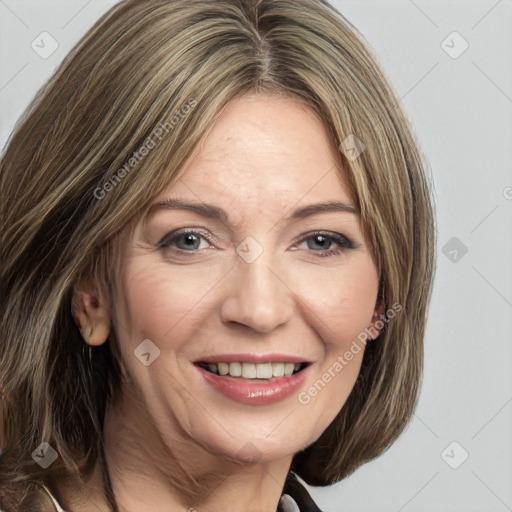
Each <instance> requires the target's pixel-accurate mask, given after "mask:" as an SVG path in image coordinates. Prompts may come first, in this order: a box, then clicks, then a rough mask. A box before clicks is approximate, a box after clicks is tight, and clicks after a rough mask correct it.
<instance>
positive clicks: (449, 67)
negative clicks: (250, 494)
mask: <svg viewBox="0 0 512 512" xmlns="http://www.w3.org/2000/svg"><path fill="white" fill-rule="evenodd" d="M115 3H116V2H115V0H91V1H87V0H59V1H57V0H53V1H46V0H32V1H27V0H0V28H1V36H0V38H1V50H0V64H1V67H0V69H1V74H0V112H1V124H0V145H1V146H2V147H3V145H4V144H5V142H6V140H7V137H8V136H9V133H10V132H11V130H12V128H13V126H14V124H15V122H16V119H17V118H18V117H19V115H20V114H21V113H22V112H23V110H24V108H25V107H26V106H27V104H28V102H29V101H30V99H31V98H32V97H33V95H34V94H35V92H36V91H37V89H38V88H39V87H40V86H41V85H42V84H43V82H44V81H45V80H46V79H47V78H48V77H49V76H50V75H51V73H52V72H53V70H54V69H55V67H56V66H57V64H58V63H59V62H60V61H61V60H62V59H63V58H64V56H65V54H66V53H67V52H68V51H69V50H70V49H71V47H72V46H73V45H74V44H75V43H76V42H77V41H78V40H79V38H80V37H81V36H82V35H83V34H84V33H85V32H86V30H87V29H88V28H90V26H92V24H93V23H94V22H95V21H96V20H97V19H98V18H99V16H100V15H101V14H102V13H104V12H105V11H106V10H108V9H109V7H110V6H112V5H113V4H115ZM332 3H333V4H334V5H335V6H336V7H337V8H338V9H339V10H340V11H341V12H342V13H343V14H344V15H345V16H346V17H347V18H348V19H349V20H350V21H351V22H352V23H353V24H354V25H355V26H356V27H357V28H358V29H359V30H360V32H361V33H362V34H363V35H364V37H365V38H366V39H367V40H368V42H369V43H370V45H371V46H372V47H373V48H374V51H375V53H376V55H377V58H378V60H379V61H380V63H381V65H382V66H383V68H384V70H385V72H386V73H387V75H388V76H389V79H390V80H391V82H392V84H393V85H394V88H395V90H396V92H397V94H398V97H399V98H400V100H401V104H402V106H403V107H404V109H405V111H406V113H407V115H408V117H409V118H410V120H411V123H412V125H413V128H414V130H415V132H416V134H417V136H418V138H419V140H420V143H421V146H422V149H423V152H424V154H425V155H426V158H427V159H428V161H429V163H430V167H431V170H432V175H433V179H434V184H435V201H436V204H437V215H438V250H437V254H438V263H437V276H436V280H435V286H434V294H433V297H432V303H431V309H430V318H429V323H428V328H427V337H426V360H425V377H424V382H423V388H422V394H421V399H420V402H419V406H418V409H417V412H416V415H415V417H414V420H413V421H412V422H411V424H410V425H409V427H408V428H407V430H406V431H405V433H404V434H403V435H402V436H401V437H400V439H399V440H398V441H397V442H396V443H395V444H394V445H393V446H392V447H391V448H390V449H389V451H388V452H386V453H385V454H384V455H383V456H382V457H380V458H379V459H377V460H375V461H373V462H371V463H369V464H367V465H365V466H364V467H362V468H361V469H359V470H358V471H357V472H356V473H355V474H354V475H352V476H351V477H349V478H347V479H346V480H344V481H342V482H340V483H338V484H336V485H334V486H331V487H330V488H310V491H311V493H312V495H313V497H314V498H315V500H316V501H317V503H318V504H319V506H320V507H321V508H322V509H323V510H324V511H325V512H334V511H336V512H337V511H351V512H356V511H357V512H359V511H360V512H362V511H365V512H371V511H375V512H401V511H404V512H408V511H409V512H413V511H415V512H421V511H429V512H434V511H435V512H442V511H450V512H458V511H460V512H462V511H464V512H469V511H480V512H502V511H507V510H509V511H512V485H511V482H512V435H511V434H512V428H511V427H512V372H511V371H510V368H511V362H512V347H511V343H510V341H511V338H512V337H511V328H512V322H511V320H512V271H511V266H512V258H511V256H512V237H511V236H510V235H511V229H510V228H511V226H512V222H511V221H512V173H511V163H512V144H511V141H512V116H511V113H512V66H511V63H512V60H511V56H512V51H511V50H512V31H511V30H510V29H511V27H512V23H511V22H512V0H499V1H496V0H480V1H464V2H463V1H453V0H451V1H431V0H416V1H412V0H394V1H389V0H388V1H383V0H378V1H377V0H371V1H370V0H357V1H356V0H350V1H349V0H335V1H333V2H332ZM43 31H46V32H48V33H49V34H51V36H52V37H53V38H54V39H55V40H56V41H57V43H58V48H57V49H56V51H55V52H54V53H53V54H52V55H50V56H49V57H48V58H42V57H41V56H40V55H38V54H37V53H36V52H35V51H34V50H33V49H32V48H31V43H32V41H34V40H35V41H36V43H37V42H38V41H40V38H39V39H38V37H39V34H41V32H43ZM454 31H456V32H458V33H459V34H460V36H458V35H456V34H455V35H454V34H453V32H454ZM45 37H46V36H45ZM443 41H445V42H444V43H443ZM464 41H466V42H467V44H468V45H469V46H468V48H467V49H466V50H465V51H464V52H463V53H461V51H462V50H463V49H464V47H465V44H466V43H465V42H464ZM39 45H40V46H43V43H41V42H39ZM44 47H45V48H46V50H48V49H49V48H51V46H50V41H49V40H47V41H46V42H45V43H44ZM449 53H451V55H449ZM459 54H460V55H459ZM465 251H467V252H465ZM454 442H455V444H452V443H454ZM466 456H467V459H466V460H464V458H465V457H466Z"/></svg>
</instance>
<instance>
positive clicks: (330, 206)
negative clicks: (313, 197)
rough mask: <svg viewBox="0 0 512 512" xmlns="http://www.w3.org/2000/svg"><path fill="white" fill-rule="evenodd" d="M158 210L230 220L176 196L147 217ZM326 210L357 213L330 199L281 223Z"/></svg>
mask: <svg viewBox="0 0 512 512" xmlns="http://www.w3.org/2000/svg"><path fill="white" fill-rule="evenodd" d="M158 210H190V211H193V212H196V213H198V214H200V215H202V216H204V217H208V218H210V219H216V220H220V221H222V222H229V218H228V215H227V213H226V212H225V211H224V210H223V209H222V208H219V207H218V206H215V205H213V204H209V203H202V202H201V203H196V202H191V201H186V200H184V199H179V198H175V197H174V198H168V199H164V200H162V201H158V202H156V203H154V204H152V205H151V206H150V207H149V209H148V211H147V213H146V217H149V216H150V215H151V214H152V213H154V212H155V211H158ZM324 212H346V213H352V214H354V215H357V210H356V208H355V207H354V206H352V205H350V204H345V203H342V202H340V201H329V202H326V203H318V204H311V205H308V206H304V207H302V208H297V209H296V210H294V211H293V212H292V213H291V215H288V216H287V217H285V218H284V219H282V220H280V221H279V224H283V223H285V222H290V221H293V220H297V219H303V218H305V217H310V216H311V215H316V214H317V213H324Z"/></svg>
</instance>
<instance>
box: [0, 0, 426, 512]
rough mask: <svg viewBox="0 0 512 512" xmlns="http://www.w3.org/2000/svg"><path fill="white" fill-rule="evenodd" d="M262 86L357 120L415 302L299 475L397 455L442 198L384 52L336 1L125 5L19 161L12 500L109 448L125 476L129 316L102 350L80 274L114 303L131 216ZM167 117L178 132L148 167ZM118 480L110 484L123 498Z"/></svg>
mask: <svg viewBox="0 0 512 512" xmlns="http://www.w3.org/2000/svg"><path fill="white" fill-rule="evenodd" d="M249 92H256V93H258V94H262V95H272V96H275V97H278V98H283V99H295V100H297V101H300V102H302V103H304V104H306V105H308V106H309V107H310V108H311V110H312V111H313V112H315V113H316V114H317V115H318V116H319V117H320V119H321V120H322V122H323V124H324V126H325V129H326V131H327V133H328V134H329V137H330V138H331V139H332V142H333V144H335V145H336V146H338V145H339V144H340V143H342V142H343V141H344V140H345V139H346V138H347V137H348V136H349V135H351V134H353V135H355V136H356V137H357V138H358V139H359V140H360V141H362V142H363V143H364V146H365V150H364V151H363V152H362V153H361V154H360V156H359V157H358V158H356V159H350V158H347V157H346V156H345V155H344V154H343V152H342V151H339V152H337V154H338V155H339V164H340V167H341V168H345V169H346V171H347V173H348V179H349V183H350V187H351V188H352V189H353V195H354V201H355V204H356V207H357V210H358V213H359V215H360V220H361V226H362V229H363V232H364V236H365V238H366V239H367V240H368V243H369V245H370V248H371V251H372V258H373V260H374V263H375V265H376V268H377V269H378V271H379V274H380V276H381V277H380V288H379V300H380V301H381V302H382V303H383V304H385V306H386V309H387V308H389V307H390V305H392V304H399V305H400V306H401V307H402V311H401V312H400V314H397V315H396V317H395V318H393V319H392V320H390V321H389V322H386V324H385V326H384V328H383V330H382V331H381V334H380V336H379V337H378V339H377V340H375V341H374V342H371V343H369V344H368V345H367V347H366V350H365V353H364V357H363V361H362V365H361V370H360V375H359V377H358V379H357V381H356V384H355V386H354V388H353V390H352V392H351V394H350V396H349V397H348V399H347V401H346V403H345V405H344V406H343V407H342V409H341V410H340V411H339V413H338V415H337V416H336V418H335V419H334V421H333V422H332V423H331V424H330V425H329V426H328V428H327V429H326V430H325V431H324V433H323V434H322V435H321V437H320V438H319V439H318V440H317V441H316V442H314V443H313V444H312V445H311V446H309V447H308V448H306V449H305V450H303V451H301V452H299V453H297V454H296V455H295V456H294V459H293V462H292V469H293V471H294V472H295V473H296V474H297V475H299V476H300V477H301V478H302V479H303V480H304V481H306V482H307V483H308V484H311V485H320V486H325V485H330V484H332V483H334V482H337V481H339V480H341V479H343V478H345V477H346V476H347V475H349V474H351V473H352V472H353V471H354V470H355V469H357V468H358V467H359V466H361V465H362V464H364V463H365V462H368V461H370V460H372V459H373V458H375V457H377V456H379V455H380V454H382V453H383V452H384V451H385V450H386V449H387V448H388V447H389V446H390V445H391V444H392V443H393V442H394V441H395V439H396V438H397V437H398V436H399V434H400V433H401V432H402V431H403V429H404V427H405V426H406V424H407V422H408V421H409V420H410V418H411V416H412V414H413V412H414V408H415V406H416V402H417V398H418V394H419V389H420V383H421V375H422V366H423V340H424V334H425V325H426V320H427V310H428V304H429V301H430V294H431V287H432V280H433V275H434V268H435V265H434V253H435V248H434V245H435V240H434V238H435V236H434V235H435V229H434V228H435V226H434V211H433V207H434V205H433V199H432V197H431V188H430V178H429V177H428V176H427V173H426V164H425V163H424V159H423V157H422V156H421V154H420V151H419V149H418V145H417V143H416V142H415V139H414V136H413V133H412V129H411V127H410V125H409V122H408V121H407V119H406V117H405V115H404V113H403V112H402V110H401V108H400V105H399V100H398V99H397V96H396V94H395V93H394V91H393V89H392V88H391V86H390V85H389V84H388V81H387V79H386V77H385V75H384V73H383V72H382V71H381V70H380V68H379V65H378V64H377V62H376V59H375V57H373V56H372V50H371V49H370V48H369V47H368V45H367V44H366V43H364V39H363V37H362V36H360V35H359V34H358V32H357V30H356V29H355V28H354V27H353V26H352V25H351V24H350V22H348V21H347V20H346V19H345V18H344V17H343V16H342V15H341V14H340V13H339V12H338V11H337V10H336V9H335V8H334V7H332V6H331V5H330V4H329V3H328V2H327V1H325V0H303V1H300V2H299V1H297V0H218V1H215V2H211V1H208V0H125V1H121V2H120V3H118V4H116V5H115V6H114V7H113V8H111V9H110V10H109V11H108V12H107V13H106V14H105V15H103V16H102V17H101V19H100V20H99V21H98V22H97V23H96V24H95V25H94V26H93V27H92V28H91V29H90V30H89V31H88V32H87V33H86V34H85V36H84V37H83V38H82V39H81V40H80V41H79V43H78V44H77V45H76V46H75V48H74V49H73V50H72V51H71V52H70V53H69V54H68V55H67V56H66V58H65V59H64V61H63V62H62V64H61V65H60V66H59V68H58V69H57V70H56V72H55V73H54V75H53V76H52V77H51V79H50V80H49V81H48V82H47V83H46V84H45V85H44V86H43V87H42V88H41V90H40V91H39V92H38V94H37V95H36V97H35V98H34V100H33V101H32V103H31V104H30V105H29V107H28V108H27V110H26V112H25V113H24V114H23V116H22V117H21V118H20V120H19V121H18V123H17V125H16V127H15V129H14V131H13V133H12V134H11V136H10V138H9V141H8V143H7V145H6V148H5V149H4V152H3V155H2V158H1V161H0V171H1V176H0V179H1V181H0V193H1V197H2V206H1V215H2V224H3V229H2V249H1V251H2V253H1V280H2V304H3V306H4V308H3V309H4V311H3V314H2V319H1V337H0V339H1V342H0V343H1V345H0V347H1V348H0V362H1V372H0V390H3V392H4V393H6V394H7V395H8V396H9V403H10V405H11V409H12V410H11V413H10V414H11V415H12V418H13V422H14V436H13V439H12V442H11V444H10V448H9V450H8V451H7V452H6V453H5V454H4V455H3V456H2V458H1V460H0V482H1V484H0V488H1V489H2V491H0V501H1V500H2V499H4V501H5V505H4V506H8V504H9V503H11V502H13V503H18V504H20V503H25V504H26V503H28V502H27V501H23V500H24V499H25V498H26V500H29V499H30V500H32V501H31V503H33V502H34V501H33V500H34V499H35V500H36V501H35V502H34V503H38V506H39V507H40V508H37V510H46V509H45V508H44V505H43V500H44V498H43V497H40V498H37V499H36V498H34V496H35V494H34V493H33V492H32V491H30V492H29V490H30V489H33V488H34V486H35V485H36V484H37V483H38V482H44V481H46V480H47V479H48V478H49V477H50V476H52V475H57V474H59V475H74V476H76V477H84V476H86V475H88V474H90V472H91V470H92V467H93V466H94V464H96V462H98V461H99V462H100V463H101V465H102V468H103V470H104V473H108V471H107V470H106V469H105V467H106V465H105V460H104V453H103V444H102V443H103V439H102V426H103V419H104V413H105V408H106V406H107V404H108V403H109V401H110V400H112V399H113V397H115V395H116V390H118V389H119V385H120V379H121V371H120V360H119V358H120V355H119V350H118V342H117V338H116V333H115V331H116V329H115V328H114V329H113V332H112V333H111V335H110V336H109V339H108V341H107V343H105V344H104V345H102V346H99V347H90V346H88V345H86V344H85V343H84V341H83V339H82V337H81V335H80V332H79V330H78V328H77V326H76V325H75V322H74V321H73V317H72V314H71V298H72V292H73V286H74V285H75V284H76V283H77V282H78V281H79V280H80V279H81V278H82V277H84V276H92V277H94V278H95V279H96V280H97V282H98V283H100V287H101V289H102V291H103V293H104V294H105V296H106V297H107V298H108V302H109V304H110V305H111V306H112V305H113V304H114V303H115V294H114V290H115V276H116V275H117V273H116V272H115V271H114V270H113V269H115V268H117V267H116V266H117V265H119V262H120V261H121V259H122V254H121V247H122V245H121V240H122V239H123V236H124V235H123V234H125V233H126V232H127V229H128V228H127V227H128V226H130V225H131V223H133V222H134V219H138V218H140V215H141V212H143V211H144V209H145V208H146V207H147V206H148V204H149V202H150V201H151V200H152V199H153V198H154V197H155V196H156V195H157V194H158V193H160V192H161V191H162V190H163V189H164V188H165V187H166V186H168V185H169V183H171V182H172V181H173V180H175V179H176V177H177V173H178V172H179V170H180V168H181V167H182V165H183V164H184V162H186V161H187V159H188V158H190V156H191V155H192V154H193V152H194V151H195V150H196V148H197V147H198V144H199V143H200V141H201V140H202V139H203V138H204V137H205V134H206V133H207V131H208V129H209V128H210V127H211V126H212V124H213V123H214V122H215V120H216V119H217V118H218V117H219V115H220V114H221V113H222V111H223V109H225V108H226V106H227V105H228V104H229V103H230V102H232V101H233V100H235V99H237V98H239V97H241V96H242V95H244V94H246V93H249ZM187 105H188V106H189V107H190V108H188V109H187ZM158 127H163V128H164V129H165V132H166V133H165V134H163V130H160V131H161V132H162V134H163V136H162V140H158V142H157V141H156V140H155V141H154V142H157V143H156V144H155V145H154V147H153V148H152V149H151V150H150V151H147V152H146V153H147V154H146V155H145V156H144V158H142V159H140V160H139V159H136V161H134V160H133V158H135V157H134V152H135V151H137V150H138V149H140V148H142V147H143V146H144V145H145V144H146V145H148V144H149V142H148V141H149V140H153V139H148V138H149V137H151V136H153V135H154V134H155V133H157V132H155V130H158ZM155 138H156V137H155ZM127 163H128V164H127ZM123 170H124V171H123ZM112 311H113V308H111V312H112ZM113 321H114V325H115V318H114V319H113ZM42 441H47V442H48V443H49V444H50V445H51V446H52V447H53V448H54V449H55V450H56V451H57V453H58V455H59V458H58V459H57V460H56V461H55V462H54V463H53V464H52V465H51V466H50V467H49V468H47V469H42V468H41V467H39V465H37V464H36V463H35V462H34V461H33V460H32V458H31V453H32V452H33V451H34V449H35V448H36V447H37V446H39V445H40V443H41V442H42ZM84 447H87V449H85V450H84ZM107 477H108V475H107V476H106V477H105V478H106V481H107V483H108V478H107ZM5 482H8V484H7V485H6V484H5ZM2 492H3V493H4V496H3V498H2ZM109 493H110V494H111V491H109V490H108V485H106V496H107V498H108V499H109V502H110V503H111V506H112V508H113V509H115V507H116V506H115V500H114V499H113V497H112V496H111V495H110V494H109ZM37 500H39V501H37ZM21 509H22V505H20V508H19V509H18V510H21Z"/></svg>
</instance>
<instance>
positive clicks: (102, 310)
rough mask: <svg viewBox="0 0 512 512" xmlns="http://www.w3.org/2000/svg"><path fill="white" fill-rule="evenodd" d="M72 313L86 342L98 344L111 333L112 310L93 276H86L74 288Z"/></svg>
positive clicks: (105, 339)
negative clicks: (109, 308) (110, 310)
mask: <svg viewBox="0 0 512 512" xmlns="http://www.w3.org/2000/svg"><path fill="white" fill-rule="evenodd" d="M71 313H72V315H73V318H74V319H75V323H76V325H77V326H78V328H79V329H80V333H81V334H82V338H83V339H84V340H85V342H86V343H88V344H89V345H93V346H98V345H101V344H103V343H105V341H107V339H108V336H109V334H110V312H109V310H108V307H107V304H106V302H105V300H104V298H103V296H102V295H101V293H100V292H99V287H97V286H96V284H95V283H94V281H93V280H92V279H91V278H85V279H83V280H81V281H80V282H79V283H77V284H76V285H75V287H74V289H73V298H72V301H71Z"/></svg>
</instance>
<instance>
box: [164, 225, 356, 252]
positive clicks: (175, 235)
mask: <svg viewBox="0 0 512 512" xmlns="http://www.w3.org/2000/svg"><path fill="white" fill-rule="evenodd" d="M210 238H213V239H214V237H213V236H211V237H210V236H209V235H208V236H207V235H206V233H204V232H203V231H197V230H195V229H183V230H179V231H175V232H172V233H168V234H167V235H165V236H164V237H163V238H162V239H161V240H160V241H159V242H158V248H159V249H161V250H171V251H174V252H175V253H181V254H185V253H189V254H194V253H199V254H201V249H207V248H208V246H211V245H212V244H213V240H211V239H210ZM202 240H204V241H206V242H207V245H206V246H201V241H202ZM300 242H301V243H302V242H306V243H307V249H308V250H309V251H311V252H313V253H314V254H315V256H319V257H322V258H325V257H328V256H337V255H340V254H342V253H343V252H344V251H346V250H350V249H355V248H356V246H355V245H354V244H353V243H352V242H351V241H350V240H349V239H348V238H346V237H345V236H343V235H341V234H339V233H331V232H324V231H318V232H314V233H308V234H307V235H306V236H303V237H302V239H301V240H300ZM333 245H334V246H335V247H334V248H332V246H333Z"/></svg>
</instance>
